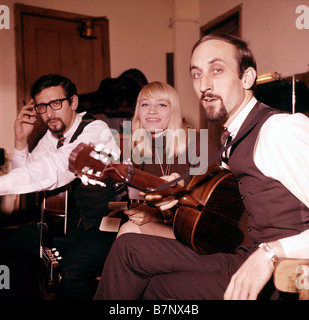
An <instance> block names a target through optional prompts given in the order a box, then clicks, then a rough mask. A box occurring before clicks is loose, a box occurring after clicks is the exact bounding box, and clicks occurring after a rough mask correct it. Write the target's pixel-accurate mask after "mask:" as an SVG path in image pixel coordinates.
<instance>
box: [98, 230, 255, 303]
mask: <svg viewBox="0 0 309 320" xmlns="http://www.w3.org/2000/svg"><path fill="white" fill-rule="evenodd" d="M251 253H252V250H246V249H243V250H239V251H238V253H237V254H224V253H216V254H212V255H204V256H202V255H198V254H196V253H195V252H194V251H193V250H192V249H190V248H189V247H187V246H185V245H183V244H181V243H180V242H179V241H177V240H174V239H166V238H162V237H157V236H150V235H141V234H129V233H128V234H124V235H122V236H120V237H119V238H117V240H116V241H115V242H114V244H113V246H112V249H111V251H110V253H109V256H108V258H107V261H106V264H105V266H104V269H103V273H102V276H101V281H100V284H99V286H98V289H97V292H96V294H95V297H94V299H95V300H101V299H102V300H122V299H123V300H125V299H128V300H135V299H184V300H188V299H195V300H199V299H206V300H208V299H215V300H219V299H223V294H224V292H225V290H226V287H227V285H228V283H229V281H230V278H231V276H232V275H233V274H234V273H235V271H236V270H237V269H238V268H239V266H240V265H241V264H242V263H243V262H244V261H245V260H246V259H247V257H248V256H249V255H250V254H251Z"/></svg>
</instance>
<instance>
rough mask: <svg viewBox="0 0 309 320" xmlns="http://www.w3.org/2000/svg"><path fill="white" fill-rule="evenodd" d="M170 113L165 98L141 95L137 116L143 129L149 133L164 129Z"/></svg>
mask: <svg viewBox="0 0 309 320" xmlns="http://www.w3.org/2000/svg"><path fill="white" fill-rule="evenodd" d="M171 115H172V108H171V105H170V103H169V102H167V101H166V100H163V99H150V98H146V97H141V99H140V108H139V117H140V121H141V124H142V127H143V128H144V129H147V130H149V131H150V132H151V133H154V132H155V130H160V129H161V130H164V129H166V128H167V127H168V124H169V121H170V119H171Z"/></svg>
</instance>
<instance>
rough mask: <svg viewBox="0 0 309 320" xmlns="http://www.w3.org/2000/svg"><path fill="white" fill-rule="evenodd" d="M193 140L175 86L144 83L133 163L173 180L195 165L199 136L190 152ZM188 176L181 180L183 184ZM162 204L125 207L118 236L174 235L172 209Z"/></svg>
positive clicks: (134, 122)
mask: <svg viewBox="0 0 309 320" xmlns="http://www.w3.org/2000/svg"><path fill="white" fill-rule="evenodd" d="M189 140H190V139H189ZM197 140H198V139H197ZM190 143H191V142H190V141H188V134H187V128H185V126H184V125H183V119H182V115H181V107H180V102H179V97H178V94H177V92H176V90H175V89H174V88H173V87H172V86H170V85H168V84H167V83H164V82H158V81H156V82H151V83H149V84H147V85H145V86H144V87H143V88H142V90H141V91H140V93H139V95H138V97H137V102H136V109H135V114H134V117H133V120H132V142H131V146H132V159H133V163H134V164H135V165H136V166H138V167H139V168H140V169H142V170H143V171H147V172H149V173H152V174H154V175H156V176H159V177H162V178H164V179H165V180H167V181H170V180H172V179H175V178H176V177H178V176H179V175H182V174H184V173H185V172H187V171H188V170H189V168H190V166H192V165H193V166H194V165H195V162H196V158H197V157H198V155H199V148H198V147H199V140H198V141H196V142H195V141H194V145H195V146H197V147H196V148H191V149H192V152H188V150H189V149H190V148H188V145H189V144H190ZM189 180H190V178H189V179H186V181H183V180H181V181H180V182H178V183H179V184H180V185H182V186H184V185H187V184H188V182H189ZM149 183H150V184H151V181H150V182H149ZM129 193H130V192H129ZM176 202H177V201H176ZM160 205H161V206H160V209H159V208H157V207H149V206H148V205H146V204H145V203H137V204H136V203H135V204H131V207H130V210H126V211H125V214H127V216H128V218H129V221H128V222H127V223H125V224H123V225H122V227H121V228H120V230H119V233H118V236H120V235H121V234H123V233H127V232H135V233H144V234H152V235H158V236H163V237H168V238H174V234H173V230H172V227H171V223H172V221H173V212H172V211H171V210H164V203H161V204H160Z"/></svg>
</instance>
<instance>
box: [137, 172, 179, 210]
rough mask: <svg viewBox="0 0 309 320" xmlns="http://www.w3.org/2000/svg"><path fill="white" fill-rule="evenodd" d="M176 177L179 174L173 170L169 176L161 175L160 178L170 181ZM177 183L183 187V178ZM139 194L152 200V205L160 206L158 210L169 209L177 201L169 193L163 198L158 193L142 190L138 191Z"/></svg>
mask: <svg viewBox="0 0 309 320" xmlns="http://www.w3.org/2000/svg"><path fill="white" fill-rule="evenodd" d="M178 177H180V174H179V173H177V172H174V173H172V174H171V175H170V176H162V177H161V178H162V179H164V180H166V181H167V182H170V181H173V180H175V179H177V178H178ZM175 185H176V184H175ZM177 185H179V186H181V187H183V186H184V180H180V181H178V182H177ZM172 187H173V185H172ZM140 196H141V197H145V200H146V201H149V202H153V203H154V205H155V206H156V207H158V208H160V210H162V211H164V210H168V209H171V208H172V207H174V206H175V205H176V204H177V203H178V200H177V199H175V197H174V196H173V195H170V196H168V197H165V198H163V197H162V196H161V195H159V194H146V193H144V192H140Z"/></svg>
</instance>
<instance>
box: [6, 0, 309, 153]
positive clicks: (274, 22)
mask: <svg viewBox="0 0 309 320" xmlns="http://www.w3.org/2000/svg"><path fill="white" fill-rule="evenodd" d="M16 2H17V1H15V0H0V4H1V5H7V6H9V8H10V11H11V12H10V13H11V28H10V29H9V30H0V147H3V148H5V149H6V150H7V151H8V152H9V153H11V152H12V146H13V141H14V133H13V123H14V120H15V117H16V110H17V105H16V65H15V35H14V19H13V15H14V10H13V8H14V4H15V3H16ZM21 2H23V3H24V4H26V5H32V6H38V7H44V8H50V9H55V10H61V11H68V12H73V13H80V14H87V15H90V16H107V18H108V19H109V26H110V50H111V76H112V77H118V76H119V75H120V74H121V72H123V71H124V70H126V69H128V68H138V69H140V70H142V71H143V72H144V73H145V75H146V76H147V78H148V80H149V81H154V80H161V81H165V80H166V65H165V58H166V56H165V55H166V53H167V52H173V51H174V52H175V87H176V89H177V91H178V92H179V94H180V98H181V102H182V106H183V114H184V116H185V117H186V120H188V121H189V122H190V123H191V124H193V126H198V123H199V104H198V101H197V99H196V97H195V95H194V92H193V90H192V84H191V79H190V76H189V71H188V67H189V57H190V50H191V47H192V45H193V43H194V42H195V41H196V40H197V39H198V37H199V27H200V26H202V25H204V24H206V23H208V22H210V21H211V20H213V19H215V18H216V17H218V16H220V15H221V14H223V13H225V12H227V11H228V10H230V9H232V8H234V7H235V6H237V5H239V4H241V3H242V4H243V21H242V22H243V32H242V34H243V37H244V38H245V39H246V40H248V41H249V44H250V47H251V48H252V50H253V52H254V53H255V55H256V58H257V61H258V72H259V74H263V73H268V72H273V71H277V72H279V73H281V74H282V75H283V76H288V75H291V74H293V73H301V72H305V71H308V63H309V58H308V52H309V41H308V35H309V30H308V29H304V30H298V29H297V28H296V26H295V20H296V17H297V14H296V13H295V10H296V7H297V6H298V5H300V4H305V5H307V6H308V7H309V2H308V0H242V1H241V0H155V1H153V0H88V1H85V0H65V1H63V0H53V1H47V0H23V1H21ZM171 22H173V23H171Z"/></svg>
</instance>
